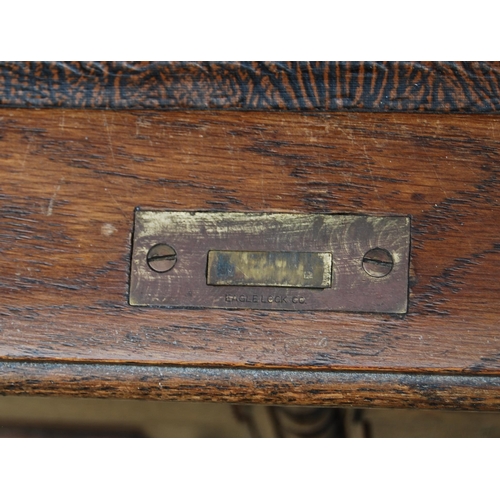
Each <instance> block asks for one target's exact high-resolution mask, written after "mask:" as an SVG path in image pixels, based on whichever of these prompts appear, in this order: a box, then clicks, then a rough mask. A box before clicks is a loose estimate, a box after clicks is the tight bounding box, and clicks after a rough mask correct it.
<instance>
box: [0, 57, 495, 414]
mask: <svg viewBox="0 0 500 500" xmlns="http://www.w3.org/2000/svg"><path fill="white" fill-rule="evenodd" d="M499 72H500V65H499V64H487V63H468V64H459V63H330V64H324V63H267V64H264V63H200V64H195V63H165V64H161V63H154V64H146V63H141V64H125V63H85V64H84V63H79V64H77V63H75V64H72V63H3V64H1V65H0V105H1V107H2V108H1V109H0V212H1V218H0V269H1V274H0V290H1V291H2V294H1V299H0V359H1V361H0V392H1V393H2V394H60V395H81V396H99V397H127V398H159V399H177V400H220V401H230V402H254V403H273V404H314V405H356V406H387V407H441V408H444V407H451V408H461V409H485V410H494V409H498V408H499V406H500V377H499V375H500V332H499V328H498V324H499V321H500V231H499V229H498V220H499V215H500V212H499V204H500V143H499V130H500V117H499V116H498V115H497V114H495V113H496V112H497V110H498V109H499V108H500V101H499V96H500V92H499V86H498V83H499V82H500V78H499ZM226 108H227V109H226ZM381 111H383V112H381ZM137 207H141V208H144V209H156V210H163V209H165V210H218V211H228V212H236V211H237V212H242V211H248V212H289V213H348V214H366V215H376V216H382V215H405V216H410V217H411V220H412V222H411V231H412V236H411V260H410V295H409V309H408V313H407V314H405V315H391V314H366V313H365V314H360V313H335V312H323V311H314V312H311V311H309V312H291V311H255V310H254V311H251V310H245V309H242V310H237V311H233V310H231V311H228V310H209V309H201V310H191V309H162V308H148V307H132V306H130V305H128V283H129V269H130V254H131V241H132V228H133V216H134V210H135V209H136V208H137Z"/></svg>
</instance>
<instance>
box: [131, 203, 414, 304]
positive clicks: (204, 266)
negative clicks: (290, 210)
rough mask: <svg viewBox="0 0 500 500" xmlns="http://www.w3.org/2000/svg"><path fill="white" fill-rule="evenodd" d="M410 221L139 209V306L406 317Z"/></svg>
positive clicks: (135, 258) (135, 275) (135, 294)
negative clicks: (305, 311) (335, 312)
mask: <svg viewBox="0 0 500 500" xmlns="http://www.w3.org/2000/svg"><path fill="white" fill-rule="evenodd" d="M409 254H410V218H409V217H405V216H390V217H370V216H364V215H327V214H269V213H224V212H159V211H141V210H139V211H137V212H136V213H135V224H134V237H133V249H132V263H131V274H130V292H129V303H130V304H131V305H134V306H163V307H215V308H224V309H240V308H250V309H267V310H292V311H300V310H312V311H315V310H317V311H350V312H384V313H405V312H406V310H407V303H408V267H409V256H410V255H409Z"/></svg>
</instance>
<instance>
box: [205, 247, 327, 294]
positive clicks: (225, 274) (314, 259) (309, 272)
mask: <svg viewBox="0 0 500 500" xmlns="http://www.w3.org/2000/svg"><path fill="white" fill-rule="evenodd" d="M207 284H208V285H226V286H231V285H232V286H277V287H290V288H329V287H330V286H331V285H332V254H331V253H327V252H234V251H220V250H211V251H209V252H208V272H207Z"/></svg>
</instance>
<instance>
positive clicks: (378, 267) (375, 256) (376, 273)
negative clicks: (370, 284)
mask: <svg viewBox="0 0 500 500" xmlns="http://www.w3.org/2000/svg"><path fill="white" fill-rule="evenodd" d="M393 265H394V260H393V258H392V255H391V254H390V253H389V252H388V251H387V250H384V249H383V248H372V249H371V250H368V252H366V253H365V256H364V257H363V269H364V270H365V272H366V273H367V274H369V275H370V276H373V277H374V278H382V277H384V276H387V275H388V274H389V273H390V272H391V271H392V267H393Z"/></svg>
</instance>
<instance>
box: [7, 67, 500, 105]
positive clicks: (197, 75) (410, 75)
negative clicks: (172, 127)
mask: <svg viewBox="0 0 500 500" xmlns="http://www.w3.org/2000/svg"><path fill="white" fill-rule="evenodd" d="M0 106H3V107H37V108H41V107H63V108H104V109H106V108H112V109H157V110H160V109H235V110H264V111H265V110H290V111H308V110H309V111H313V110H320V111H419V112H420V111H424V112H426V111H428V112H447V113H450V112H462V113H493V112H498V111H499V110H500V63H498V62H492V63H488V62H138V63H132V62H0Z"/></svg>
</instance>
